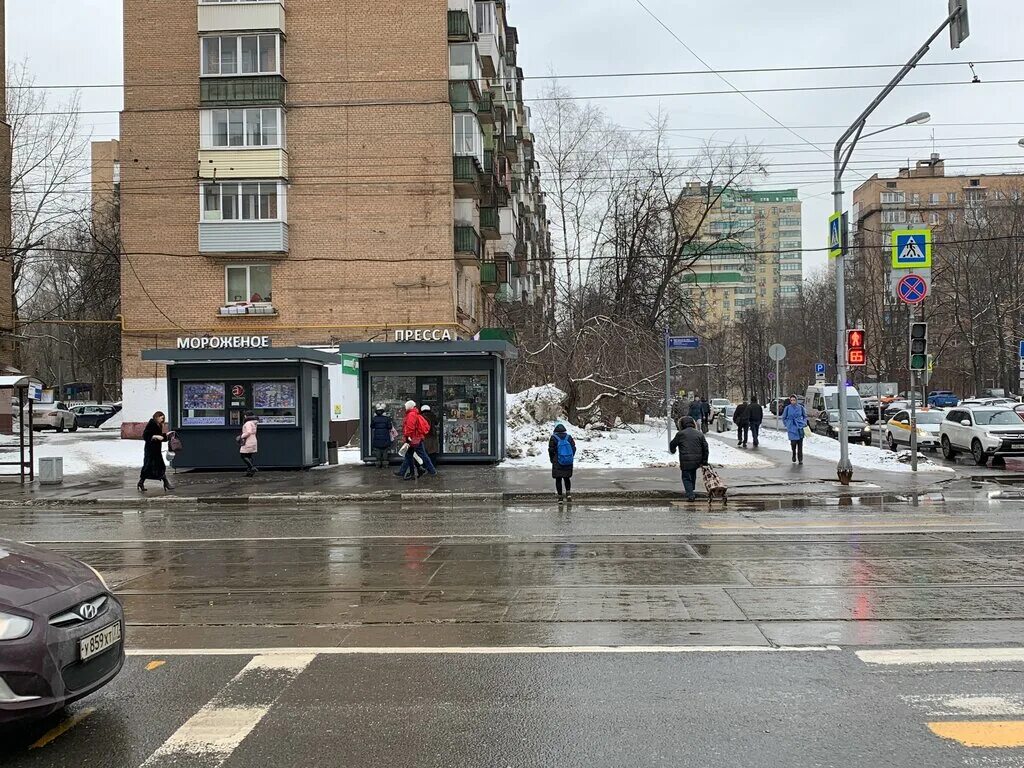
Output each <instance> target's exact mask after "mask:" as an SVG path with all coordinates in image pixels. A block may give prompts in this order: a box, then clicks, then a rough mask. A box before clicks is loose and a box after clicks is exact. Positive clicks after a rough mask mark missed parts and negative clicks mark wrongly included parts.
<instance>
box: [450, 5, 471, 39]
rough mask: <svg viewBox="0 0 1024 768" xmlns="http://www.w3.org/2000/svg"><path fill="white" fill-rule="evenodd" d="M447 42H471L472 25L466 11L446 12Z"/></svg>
mask: <svg viewBox="0 0 1024 768" xmlns="http://www.w3.org/2000/svg"><path fill="white" fill-rule="evenodd" d="M448 42H449V43H471V42H473V24H472V22H471V21H470V19H469V14H468V13H467V12H466V11H448Z"/></svg>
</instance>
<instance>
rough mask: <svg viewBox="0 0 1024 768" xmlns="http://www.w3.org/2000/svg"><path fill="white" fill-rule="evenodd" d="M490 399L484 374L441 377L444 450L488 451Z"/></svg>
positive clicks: (465, 453)
mask: <svg viewBox="0 0 1024 768" xmlns="http://www.w3.org/2000/svg"><path fill="white" fill-rule="evenodd" d="M490 419H491V403H490V389H489V387H488V377H487V374H478V375H472V376H445V377H444V452H445V453H446V454H451V455H462V456H471V455H474V454H481V455H485V454H487V453H489V452H490V448H491V436H490V423H491V420H490Z"/></svg>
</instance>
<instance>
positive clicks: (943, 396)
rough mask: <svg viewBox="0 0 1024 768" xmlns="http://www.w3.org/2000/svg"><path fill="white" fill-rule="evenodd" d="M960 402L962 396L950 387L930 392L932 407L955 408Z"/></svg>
mask: <svg viewBox="0 0 1024 768" xmlns="http://www.w3.org/2000/svg"><path fill="white" fill-rule="evenodd" d="M959 404H960V398H958V397H957V396H956V395H954V394H953V393H952V392H950V391H949V390H948V389H936V390H932V391H931V392H929V393H928V405H930V406H931V407H932V408H955V407H956V406H958V405H959Z"/></svg>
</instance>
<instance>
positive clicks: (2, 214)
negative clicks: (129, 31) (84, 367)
mask: <svg viewBox="0 0 1024 768" xmlns="http://www.w3.org/2000/svg"><path fill="white" fill-rule="evenodd" d="M6 15H7V14H6V9H5V7H4V0H0V372H3V371H4V370H7V369H13V368H14V352H15V340H14V338H13V334H14V329H15V323H14V269H13V259H14V254H13V252H12V248H11V245H12V244H11V126H10V123H9V122H8V120H7V50H6V47H5V39H6V36H5V34H6V29H5V27H6V24H5V19H6Z"/></svg>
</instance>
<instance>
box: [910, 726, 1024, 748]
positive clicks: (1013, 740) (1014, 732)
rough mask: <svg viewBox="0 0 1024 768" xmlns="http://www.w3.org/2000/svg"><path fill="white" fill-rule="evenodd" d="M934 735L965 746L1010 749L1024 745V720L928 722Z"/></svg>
mask: <svg viewBox="0 0 1024 768" xmlns="http://www.w3.org/2000/svg"><path fill="white" fill-rule="evenodd" d="M928 728H929V729H930V730H931V732H932V733H934V734H935V735H936V736H940V737H942V738H943V739H949V740H950V741H957V742H960V743H961V744H963V745H964V746H965V747H975V748H979V749H1011V748H1014V747H1024V720H1005V721H989V722H983V721H979V720H964V721H958V722H942V723H928Z"/></svg>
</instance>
